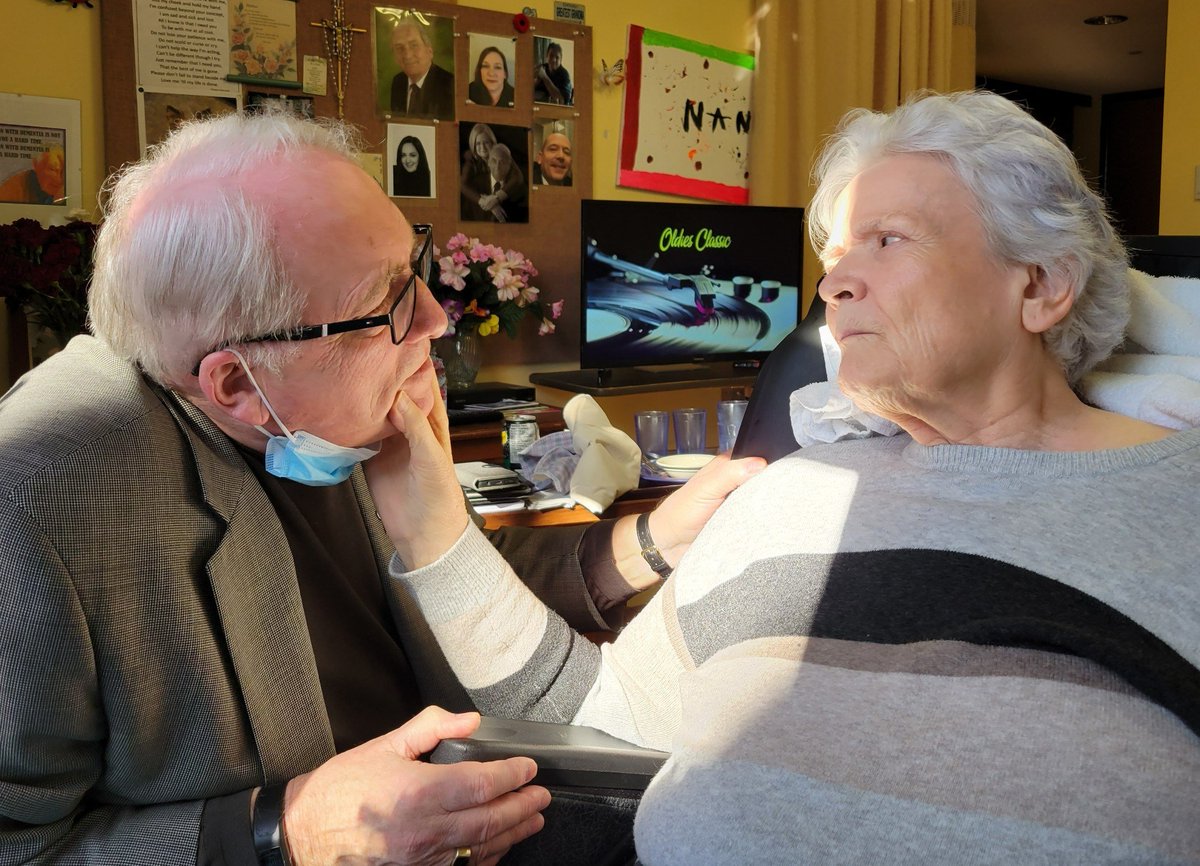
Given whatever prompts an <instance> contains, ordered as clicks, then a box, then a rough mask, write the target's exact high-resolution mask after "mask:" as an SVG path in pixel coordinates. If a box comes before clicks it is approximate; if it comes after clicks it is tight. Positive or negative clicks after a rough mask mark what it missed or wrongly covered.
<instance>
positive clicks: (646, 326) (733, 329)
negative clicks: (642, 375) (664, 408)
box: [580, 200, 804, 369]
mask: <svg viewBox="0 0 1200 866" xmlns="http://www.w3.org/2000/svg"><path fill="white" fill-rule="evenodd" d="M803 217H804V211H803V209H802V208H787V207H757V206H744V205H718V204H710V205H705V204H676V203H668V202H636V201H595V200H585V201H584V202H583V212H582V219H581V229H582V242H583V243H582V246H583V262H582V268H581V272H582V275H583V306H584V310H583V315H582V316H581V320H582V333H581V340H580V366H581V367H584V368H600V369H604V368H610V367H630V366H653V365H659V364H693V363H697V362H705V361H739V360H759V359H762V358H764V357H765V356H766V355H767V353H768V352H770V351H771V349H773V348H775V346H776V345H777V344H778V343H779V341H780V340H782V339H783V338H784V337H785V336H787V334H788V333H790V332H791V330H792V329H793V328H795V327H796V323H797V321H799V316H800V290H799V286H800V277H801V268H802V265H803V252H802V251H803V247H804V240H803V237H802V222H803Z"/></svg>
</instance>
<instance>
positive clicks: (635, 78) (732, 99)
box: [617, 25, 754, 204]
mask: <svg viewBox="0 0 1200 866" xmlns="http://www.w3.org/2000/svg"><path fill="white" fill-rule="evenodd" d="M626 63H627V66H626V70H625V71H626V84H625V112H624V115H623V118H622V122H621V158H620V165H619V167H618V172H617V184H618V185H619V186H628V187H636V188H638V189H649V190H654V191H655V192H669V193H675V194H676V195H685V196H690V197H692V198H702V199H710V200H712V201H723V202H730V203H732V204H745V203H746V202H747V201H749V198H750V172H749V163H748V154H749V143H750V86H751V81H752V79H753V75H754V56H753V55H751V54H745V53H743V52H740V51H729V50H727V49H724V48H717V47H716V46H713V45H704V44H703V43H700V42H694V41H692V40H690V39H683V38H681V37H678V36H671V35H670V34H668V33H660V32H658V31H656V30H647V29H646V28H644V27H638V26H636V25H632V26H630V28H629V48H628V52H627V53H626Z"/></svg>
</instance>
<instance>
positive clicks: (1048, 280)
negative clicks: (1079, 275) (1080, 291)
mask: <svg viewBox="0 0 1200 866" xmlns="http://www.w3.org/2000/svg"><path fill="white" fill-rule="evenodd" d="M1074 303H1075V295H1074V293H1073V292H1072V291H1071V281H1070V279H1069V278H1068V276H1067V274H1066V273H1063V272H1062V271H1058V272H1056V273H1050V272H1048V271H1046V270H1045V269H1043V268H1040V267H1038V266H1037V265H1029V267H1028V282H1027V283H1026V285H1025V291H1024V297H1023V298H1022V300H1021V324H1023V325H1024V326H1025V330H1027V331H1029V332H1030V333H1031V334H1043V333H1045V332H1046V331H1048V330H1050V329H1051V328H1052V327H1054V326H1055V325H1057V324H1058V323H1059V322H1061V321H1062V320H1063V317H1064V316H1066V315H1067V313H1068V312H1069V311H1070V309H1071V305H1072V304H1074Z"/></svg>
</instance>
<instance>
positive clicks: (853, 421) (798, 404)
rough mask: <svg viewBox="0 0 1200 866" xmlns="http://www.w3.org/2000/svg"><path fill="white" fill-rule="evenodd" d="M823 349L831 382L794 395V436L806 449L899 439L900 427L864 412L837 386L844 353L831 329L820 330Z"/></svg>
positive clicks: (826, 370) (792, 403) (792, 411)
mask: <svg viewBox="0 0 1200 866" xmlns="http://www.w3.org/2000/svg"><path fill="white" fill-rule="evenodd" d="M820 334H821V349H822V350H823V351H824V354H825V375H826V377H827V378H828V379H829V381H827V382H813V383H812V384H810V385H805V386H804V387H803V388H800V389H798V390H796V391H793V392H792V396H791V398H790V400H789V411H790V414H791V419H792V435H793V436H795V437H796V443H797V444H798V445H800V446H801V447H802V448H804V447H807V446H809V445H816V444H818V443H828V442H838V441H841V440H842V439H866V438H867V437H868V436H895V435H896V434H897V433H899V432H900V427H899V426H898V425H897V424H894V423H892V422H891V421H888V420H887V419H885V418H880V417H879V416H878V415H873V414H872V413H870V412H864V411H863V410H862V409H859V408H858V407H857V406H855V405H854V403H853V401H851V399H850V398H849V397H847V396H846V395H845V394H843V393H842V391H841V389H840V388H838V386H837V373H838V367H839V366H840V365H841V362H842V352H841V349H839V348H838V344H837V341H836V340H834V339H833V334H832V333H831V332H830V330H829V327H828V326H827V325H822V326H821V328H820Z"/></svg>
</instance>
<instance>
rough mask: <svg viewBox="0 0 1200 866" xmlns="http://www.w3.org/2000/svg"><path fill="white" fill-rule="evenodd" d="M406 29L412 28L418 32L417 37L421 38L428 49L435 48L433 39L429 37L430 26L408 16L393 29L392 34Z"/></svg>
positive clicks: (412, 16)
mask: <svg viewBox="0 0 1200 866" xmlns="http://www.w3.org/2000/svg"><path fill="white" fill-rule="evenodd" d="M405 27H411V28H412V29H413V30H416V31H417V35H418V36H420V37H421V41H422V42H424V43H425V47H426V48H432V47H433V38H432V37H431V36H430V35H429V25H428V24H426V23H425V22H423V21H421V20H420V19H418V18H417V17H416V16H414V15H406V16H404V17H403V18H401V19H400V20H399V21H397V22H396V26H395V27H394V28H392V33H396V32H398V31H399V30H401V29H403V28H405Z"/></svg>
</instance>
